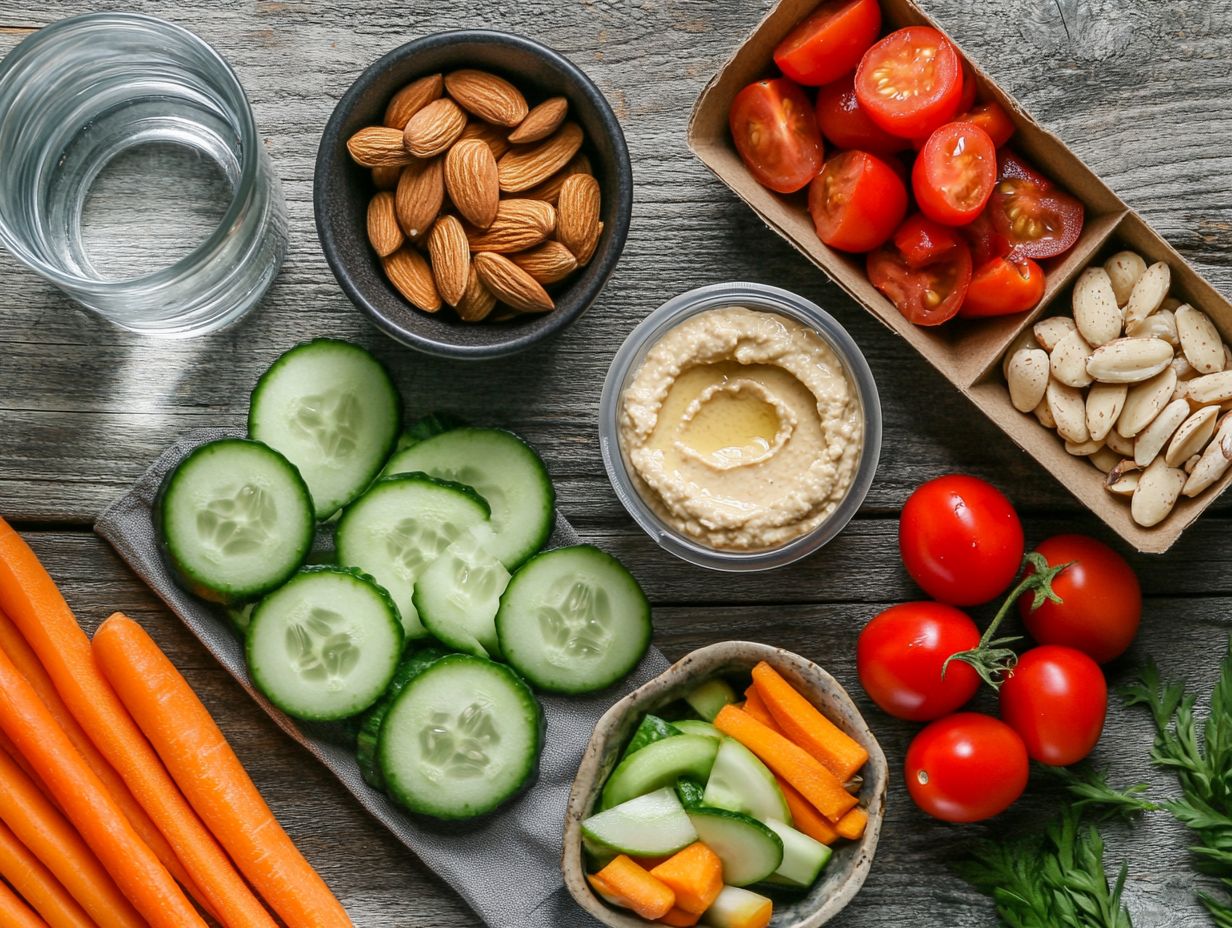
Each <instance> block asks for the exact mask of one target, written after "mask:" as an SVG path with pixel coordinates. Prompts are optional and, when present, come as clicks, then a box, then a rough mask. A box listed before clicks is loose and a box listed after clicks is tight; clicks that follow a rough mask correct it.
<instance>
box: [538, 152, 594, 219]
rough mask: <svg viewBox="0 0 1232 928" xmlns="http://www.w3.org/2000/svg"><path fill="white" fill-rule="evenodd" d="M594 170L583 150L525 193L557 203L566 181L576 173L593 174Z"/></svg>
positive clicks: (553, 203)
mask: <svg viewBox="0 0 1232 928" xmlns="http://www.w3.org/2000/svg"><path fill="white" fill-rule="evenodd" d="M593 173H594V170H593V169H592V168H591V166H590V159H589V158H587V157H586V156H585V155H584V154H582V153H581V152H578V153H577V154H576V155H574V156H573V160H571V161H570V162H569V163H568V164H566V165H565V166H564V167H563V168H561V169H560V170H559V171H557V172H556V173H555V174H553V175H552V176H551V177H549V178H548V179H547V180H545V181H544V182H543V183H542V184H538V185H537V186H534V187H532V188H531V189H530V190H527V191H526V192H525V193H524V194H522V195H523V196H525V197H530V198H531V199H532V200H544V201H545V202H548V203H551V204H552V205H553V206H555V205H556V203H557V201H558V200H559V199H560V188H561V187H563V186H564V185H565V181H566V180H568V179H569V178H570V177H572V176H573V175H574V174H593Z"/></svg>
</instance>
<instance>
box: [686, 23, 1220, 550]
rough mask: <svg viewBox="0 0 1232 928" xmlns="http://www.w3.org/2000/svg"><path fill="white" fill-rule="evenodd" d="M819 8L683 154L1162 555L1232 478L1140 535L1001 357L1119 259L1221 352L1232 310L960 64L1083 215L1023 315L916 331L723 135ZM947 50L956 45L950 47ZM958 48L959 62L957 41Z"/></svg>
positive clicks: (698, 112) (786, 26)
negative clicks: (1143, 270)
mask: <svg viewBox="0 0 1232 928" xmlns="http://www.w3.org/2000/svg"><path fill="white" fill-rule="evenodd" d="M817 3H818V0H781V2H780V3H778V4H777V5H776V6H775V7H773V8H772V9H771V10H770V12H769V13H768V14H767V16H766V18H765V19H763V20H762V22H761V23H760V24H759V25H758V26H757V28H756V29H755V30H754V31H753V33H752V34H751V35H750V36H749V37H748V39H747V40H746V41H745V42H744V44H743V45H741V46H740V47H739V48H738V49H737V50H736V52H735V54H734V55H733V56H732V58H731V59H730V60H729V61H728V62H727V63H726V64H725V65H724V66H723V68H722V70H720V71H719V73H718V75H717V76H716V77H715V78H714V79H713V80H712V81H711V82H710V83H709V84H708V85H707V87H706V89H705V90H704V91H703V92H702V94H701V96H700V97H699V98H698V100H697V104H696V105H695V107H694V109H693V115H692V118H691V119H690V122H689V147H690V148H692V149H693V151H694V153H695V154H696V155H697V156H698V157H699V158H700V159H701V160H702V162H703V163H704V164H705V165H706V166H707V167H708V168H710V170H711V171H713V172H714V173H715V174H716V175H717V176H718V177H719V179H720V180H722V181H723V182H724V183H726V184H727V185H728V186H729V187H731V189H732V190H734V191H735V193H736V194H737V196H739V197H740V199H742V200H744V202H745V203H747V204H748V205H749V206H751V207H752V208H753V210H754V211H755V212H756V213H757V214H758V215H759V216H760V217H761V218H762V219H763V220H764V221H765V223H766V224H767V225H768V226H770V228H772V229H774V231H776V232H778V233H779V235H781V236H783V237H784V238H785V239H787V241H789V242H791V244H792V245H793V246H795V247H796V248H797V249H798V250H799V251H800V252H801V253H802V254H804V255H805V256H806V257H807V258H809V260H811V261H812V262H813V263H814V264H816V265H817V266H818V267H820V268H821V269H822V270H823V271H825V272H826V273H827V274H828V275H829V276H830V277H831V278H832V279H833V280H834V281H835V282H836V283H837V284H838V285H839V286H840V287H842V288H843V289H844V290H845V291H846V292H847V293H848V294H850V295H851V297H852V298H854V299H855V300H856V301H857V302H859V303H860V304H861V305H863V306H864V308H865V309H867V310H868V311H869V312H871V313H872V314H873V315H874V316H876V317H877V318H878V319H880V320H881V322H883V323H884V324H885V325H886V326H887V327H888V328H890V329H892V330H894V331H895V332H896V333H898V334H899V335H900V336H902V337H903V338H904V339H906V340H907V341H908V342H910V343H911V345H913V346H914V347H915V349H916V350H917V351H919V352H920V354H922V355H924V357H925V358H927V359H928V361H929V362H930V363H931V364H932V365H933V366H934V367H935V368H937V370H939V371H940V372H941V373H942V374H944V375H945V376H946V377H947V378H948V379H949V380H950V382H951V383H953V384H954V386H955V387H957V388H958V389H959V390H960V391H961V392H962V393H963V394H964V395H965V396H967V398H968V399H970V400H971V401H972V402H973V403H974V404H975V405H976V406H977V407H979V408H980V410H981V411H982V412H983V413H984V414H985V415H987V416H988V417H989V418H990V419H992V420H993V421H994V422H996V423H997V424H998V425H999V426H1001V428H1002V429H1003V430H1004V431H1005V433H1006V434H1007V435H1009V437H1010V438H1011V439H1013V440H1014V442H1015V443H1016V444H1017V445H1018V446H1019V447H1021V448H1022V449H1023V450H1024V451H1026V452H1027V453H1028V454H1030V455H1031V456H1032V457H1034V458H1035V460H1036V461H1038V462H1039V463H1040V465H1041V466H1042V467H1043V468H1044V469H1045V470H1047V471H1048V472H1049V473H1051V474H1052V475H1053V476H1054V477H1056V478H1057V479H1058V480H1059V481H1060V482H1061V483H1062V484H1063V485H1064V486H1065V487H1066V488H1067V489H1069V490H1070V492H1072V493H1073V494H1074V495H1075V496H1076V497H1078V499H1080V500H1081V501H1082V502H1083V503H1084V504H1085V505H1086V506H1087V507H1088V508H1090V509H1091V510H1092V511H1093V512H1094V513H1095V514H1096V515H1098V516H1099V517H1100V518H1101V519H1103V521H1104V522H1106V523H1107V524H1108V525H1109V526H1111V528H1112V529H1113V530H1114V531H1116V533H1117V534H1118V535H1120V536H1121V537H1122V538H1124V539H1125V540H1126V541H1127V542H1129V543H1130V544H1131V545H1133V546H1134V547H1135V548H1137V549H1138V550H1139V551H1144V552H1151V553H1162V552H1164V551H1167V550H1168V548H1170V547H1171V546H1172V545H1173V543H1174V542H1175V541H1176V540H1177V538H1179V537H1180V535H1181V533H1182V532H1183V531H1184V530H1185V528H1186V527H1188V526H1189V525H1190V524H1191V523H1192V522H1193V521H1194V520H1195V519H1196V518H1197V517H1198V516H1199V515H1201V514H1202V512H1203V510H1205V509H1206V507H1207V506H1208V505H1210V503H1211V502H1212V501H1213V500H1214V499H1215V498H1216V497H1217V496H1218V495H1219V494H1220V493H1222V492H1223V490H1224V489H1225V488H1226V487H1227V486H1228V484H1229V483H1230V482H1232V472H1229V474H1228V475H1227V476H1225V478H1224V479H1223V480H1221V481H1220V482H1219V483H1218V484H1216V485H1215V486H1214V487H1212V488H1211V489H1209V490H1207V491H1206V492H1205V493H1203V494H1201V495H1200V496H1198V497H1197V498H1196V499H1185V498H1184V497H1182V498H1181V500H1180V502H1178V503H1177V506H1176V508H1175V509H1174V510H1173V512H1172V513H1171V514H1170V515H1169V516H1168V518H1167V519H1165V520H1164V521H1163V522H1162V523H1161V524H1159V525H1158V526H1155V527H1154V528H1150V529H1144V528H1142V527H1140V526H1138V525H1137V524H1135V523H1134V521H1133V519H1132V518H1131V517H1130V513H1129V505H1128V500H1127V499H1124V498H1121V497H1115V496H1113V495H1111V494H1109V493H1108V491H1107V490H1105V489H1104V475H1103V474H1102V473H1100V472H1099V471H1098V470H1097V469H1096V468H1095V467H1093V466H1092V465H1091V464H1090V463H1089V462H1088V461H1086V460H1085V459H1081V458H1075V457H1073V456H1071V455H1070V454H1068V453H1067V452H1066V451H1065V449H1064V447H1063V446H1062V443H1061V441H1060V439H1059V438H1058V437H1057V435H1056V434H1055V433H1054V432H1052V431H1050V430H1048V429H1045V428H1044V427H1043V426H1041V425H1040V424H1039V423H1038V422H1037V421H1036V419H1035V417H1034V416H1031V415H1024V414H1023V413H1020V412H1019V411H1018V410H1016V409H1015V408H1014V407H1013V405H1012V404H1011V403H1010V399H1009V392H1008V390H1007V389H1006V385H1005V381H1004V379H1003V378H1002V374H1001V363H1000V362H1001V357H1002V354H1003V353H1004V351H1005V349H1006V348H1007V347H1009V345H1010V344H1011V343H1012V342H1013V340H1014V339H1015V338H1016V337H1017V336H1018V335H1019V333H1021V332H1022V331H1023V329H1025V328H1027V327H1028V326H1030V325H1032V324H1034V322H1035V321H1036V320H1037V319H1038V318H1039V317H1041V316H1044V315H1052V314H1055V313H1067V314H1068V313H1069V312H1070V289H1071V285H1072V283H1073V280H1074V278H1075V277H1076V276H1077V275H1078V274H1079V273H1080V272H1081V271H1082V270H1083V269H1084V268H1086V267H1087V266H1088V265H1089V264H1091V263H1092V262H1093V261H1100V262H1102V261H1103V260H1104V259H1105V258H1106V257H1108V256H1109V255H1110V254H1112V253H1113V252H1115V251H1118V250H1120V249H1121V248H1131V249H1133V250H1134V251H1137V252H1138V253H1139V254H1141V255H1142V256H1143V257H1144V258H1146V260H1147V263H1148V264H1150V263H1152V262H1154V261H1165V262H1167V263H1168V265H1169V266H1170V268H1171V270H1172V289H1171V292H1170V295H1172V296H1175V297H1177V298H1178V299H1181V300H1182V301H1186V302H1190V303H1192V304H1193V305H1194V306H1196V307H1197V308H1199V309H1202V310H1203V311H1205V312H1206V313H1207V314H1208V315H1210V317H1211V318H1212V319H1213V320H1214V322H1215V324H1216V325H1217V326H1218V327H1219V329H1220V332H1221V333H1222V334H1223V337H1224V339H1225V341H1228V342H1232V304H1229V302H1228V301H1227V300H1226V299H1225V298H1224V297H1223V296H1222V295H1221V294H1220V293H1219V292H1218V291H1217V290H1215V288H1214V287H1212V286H1211V285H1210V284H1209V283H1208V282H1207V281H1206V280H1205V279H1203V278H1202V277H1201V276H1200V275H1199V274H1198V272H1197V271H1195V270H1194V268H1193V267H1192V266H1191V265H1190V264H1189V263H1188V262H1186V261H1185V260H1184V259H1183V258H1182V257H1181V256H1180V255H1179V254H1177V253H1176V251H1175V250H1174V249H1173V248H1172V247H1171V246H1170V245H1169V244H1168V243H1167V242H1166V241H1164V240H1163V238H1161V237H1160V235H1159V234H1158V233H1157V232H1155V230H1154V229H1152V228H1151V226H1150V225H1148V224H1147V223H1146V222H1145V221H1144V220H1143V219H1142V218H1141V217H1140V216H1139V215H1138V214H1137V213H1135V212H1133V211H1132V210H1130V209H1129V207H1127V206H1126V205H1125V203H1123V202H1122V201H1121V199H1120V198H1119V197H1118V196H1117V195H1116V194H1115V193H1113V192H1112V190H1110V189H1109V188H1108V186H1107V185H1106V184H1105V183H1104V182H1103V181H1102V180H1100V178H1099V177H1098V176H1097V175H1096V174H1095V173H1094V172H1092V171H1091V169H1090V168H1089V167H1087V166H1086V164H1085V163H1083V162H1082V160H1081V159H1079V158H1078V156H1077V155H1075V154H1074V153H1073V152H1072V151H1071V150H1070V149H1069V147H1068V146H1067V145H1066V144H1065V143H1064V142H1062V141H1061V140H1060V139H1059V138H1057V136H1055V135H1053V134H1052V133H1051V132H1049V131H1048V130H1046V129H1044V128H1043V127H1042V126H1040V125H1039V124H1038V123H1036V122H1035V120H1034V119H1032V118H1031V117H1030V115H1028V114H1027V113H1026V112H1025V111H1024V110H1023V109H1022V108H1021V107H1020V106H1019V105H1018V103H1017V102H1016V101H1015V100H1014V99H1013V98H1012V97H1010V96H1009V95H1007V94H1006V93H1005V92H1004V91H1003V90H1001V88H1000V87H998V86H997V85H996V84H995V83H994V82H993V81H992V80H991V79H990V78H989V77H988V75H987V74H985V73H984V72H983V70H981V68H980V67H979V65H978V64H976V63H975V62H973V61H971V60H970V58H967V57H966V56H965V55H964V58H965V59H966V61H967V63H968V64H969V65H971V67H972V69H973V70H974V72H975V74H976V79H977V81H978V83H979V86H980V98H981V99H992V100H996V101H997V102H998V103H1000V104H1001V105H1002V106H1003V107H1005V109H1006V111H1007V112H1009V113H1010V115H1011V116H1012V117H1013V119H1014V123H1015V125H1016V126H1017V132H1016V134H1015V137H1014V140H1013V142H1012V146H1013V147H1014V148H1015V149H1017V150H1018V151H1020V152H1021V153H1022V154H1023V155H1025V156H1026V157H1027V158H1028V159H1029V160H1030V161H1031V163H1032V164H1034V166H1035V167H1037V168H1038V169H1039V170H1040V171H1041V172H1042V173H1044V174H1045V175H1047V176H1048V177H1050V178H1051V179H1052V180H1054V181H1055V182H1057V183H1059V184H1061V185H1062V186H1064V187H1065V188H1066V189H1067V190H1069V192H1070V193H1072V194H1074V195H1075V196H1077V197H1078V198H1079V199H1080V200H1082V202H1083V204H1084V205H1085V207H1086V223H1085V225H1084V227H1083V231H1082V235H1081V237H1080V238H1079V239H1078V242H1077V243H1076V244H1075V245H1074V247H1073V248H1072V249H1070V251H1068V252H1067V253H1066V254H1064V255H1061V256H1060V257H1058V258H1055V259H1052V260H1049V261H1045V262H1043V266H1044V270H1045V271H1046V272H1047V281H1048V283H1047V289H1046V290H1045V292H1044V298H1043V300H1041V302H1040V305H1039V306H1038V307H1036V309H1034V310H1032V311H1031V312H1029V313H1024V314H1020V315H1017V316H1007V317H1001V318H998V319H986V320H954V321H952V322H950V323H947V324H945V325H942V326H937V327H934V328H924V327H920V326H916V325H913V324H911V323H910V322H908V321H907V320H906V319H904V318H903V316H902V315H901V314H900V313H899V312H898V310H897V309H895V308H894V305H893V304H892V303H890V301H889V300H887V299H886V298H885V297H884V296H882V295H881V294H880V293H879V292H878V291H877V290H876V289H875V288H874V287H873V286H872V284H870V283H869V282H868V278H867V277H866V276H865V273H864V259H863V256H862V255H856V256H852V255H848V254H844V253H842V252H838V251H834V250H832V249H830V248H828V247H826V246H825V245H823V244H822V243H821V241H820V240H819V239H818V238H817V234H816V232H815V231H814V229H813V223H812V220H811V219H810V218H809V214H808V212H807V210H806V208H805V195H804V193H803V192H801V193H799V194H795V195H792V196H781V195H779V194H776V193H773V192H772V191H770V190H767V189H766V188H765V187H762V186H761V185H760V184H759V183H757V181H755V180H754V179H753V177H752V176H751V175H750V174H749V172H748V171H747V169H746V168H745V167H744V164H743V162H742V161H741V160H740V156H739V155H738V154H737V153H736V149H735V146H734V145H733V144H732V141H731V136H730V133H729V131H728V124H727V112H728V109H729V107H730V105H731V101H732V98H733V97H735V95H736V94H737V93H738V92H739V91H740V90H741V89H742V88H743V87H745V86H746V85H747V84H749V83H751V82H753V81H755V80H758V79H760V78H762V77H766V76H770V75H773V74H775V73H777V72H776V69H775V67H774V62H773V60H772V57H771V55H772V52H773V50H774V47H775V46H776V45H777V44H778V43H779V41H780V40H781V39H782V38H783V37H784V36H785V35H786V34H787V33H788V32H790V31H791V29H792V27H793V26H795V25H796V24H797V23H798V22H800V21H801V20H802V19H803V18H804V17H805V16H806V15H807V14H808V13H809V12H811V11H812V10H813V9H814V7H816V6H817ZM881 8H882V11H883V16H884V20H885V26H884V28H885V29H887V30H889V29H894V28H899V27H902V26H909V25H928V26H932V27H934V28H937V29H940V26H938V24H937V23H936V22H934V21H933V20H932V19H930V18H929V17H928V16H927V15H926V14H925V13H924V12H923V11H922V10H921V9H920V8H919V7H918V6H916V5H915V4H914V3H912V2H911V0H881ZM951 41H953V37H951ZM954 44H955V47H957V48H958V49H959V52H960V53H961V52H962V50H961V46H959V44H958V43H957V42H955V43H954Z"/></svg>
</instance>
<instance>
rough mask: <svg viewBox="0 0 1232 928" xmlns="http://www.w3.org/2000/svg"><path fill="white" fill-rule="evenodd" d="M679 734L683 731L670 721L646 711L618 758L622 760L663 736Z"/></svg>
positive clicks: (668, 736)
mask: <svg viewBox="0 0 1232 928" xmlns="http://www.w3.org/2000/svg"><path fill="white" fill-rule="evenodd" d="M679 734H683V732H681V730H680V729H679V728H677V727H676V726H675V725H673V724H672V723H671V722H665V721H664V720H663V719H661V718H659V717H658V716H657V715H650V714H649V713H647V714H646V715H644V716H642V721H641V722H640V723H639V724H638V726H637V730H636V731H634V732H633V737H632V738H630V739H629V744H628V746H627V747H626V748H625V752H624V754H622V755H621V756H620V759H621V760H624V759H625V758H627V757H628V756H629V755H630V754H636V753H637V752H638V751H640V750H641V749H642V748H644V747H646V746H647V745H649V744H654V743H655V742H656V741H662V740H663V739H664V738H671V737H673V736H675V735H679Z"/></svg>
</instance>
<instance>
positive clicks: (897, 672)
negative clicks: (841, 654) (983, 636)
mask: <svg viewBox="0 0 1232 928" xmlns="http://www.w3.org/2000/svg"><path fill="white" fill-rule="evenodd" d="M979 642H980V630H979V629H978V628H977V627H976V625H975V623H974V622H973V621H971V618H970V616H968V615H967V614H966V613H965V612H960V611H959V610H958V609H955V608H954V607H953V606H946V605H943V604H942V603H927V602H918V603H902V604H901V605H898V606H891V607H890V608H889V609H887V610H885V612H882V613H881V614H880V615H878V616H877V617H876V618H874V619H873V620H872V621H871V622H869V623H868V624H867V625H865V626H864V630H863V631H862V632H860V641H859V644H858V645H857V646H856V668H857V671H858V672H859V674H860V684H861V685H862V686H863V687H864V692H866V693H868V697H869V699H871V700H872V701H873V702H875V703H876V704H877V705H878V706H880V707H881V709H882V710H883V711H885V712H888V713H889V714H890V715H892V716H894V717H895V718H899V719H907V720H908V721H911V722H931V721H932V720H933V719H939V718H941V716H943V715H948V714H949V713H951V712H953V711H954V710H955V709H958V708H960V707H962V706H964V705H966V703H967V702H969V701H970V699H971V697H972V696H974V695H975V691H976V690H978V689H979V687H980V678H979V675H978V674H977V673H976V672H975V669H974V668H973V667H972V666H971V665H970V664H965V663H963V662H962V661H951V662H950V666H949V667H947V668H946V671H945V676H944V677H942V676H941V667H942V665H943V664H945V661H946V658H948V657H949V656H950V655H951V654H955V653H957V652H958V651H969V650H971V649H972V648H974V647H975V646H976V645H977V644H979Z"/></svg>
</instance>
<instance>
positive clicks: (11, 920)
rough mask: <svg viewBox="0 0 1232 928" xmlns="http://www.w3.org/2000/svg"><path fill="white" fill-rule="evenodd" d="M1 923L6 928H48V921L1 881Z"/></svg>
mask: <svg viewBox="0 0 1232 928" xmlns="http://www.w3.org/2000/svg"><path fill="white" fill-rule="evenodd" d="M0 925H4V926H5V928H47V923H46V922H45V921H43V920H42V919H41V918H39V917H38V916H37V915H35V914H34V913H33V912H31V911H30V907H29V906H28V905H26V904H25V903H24V902H22V901H21V900H20V899H18V898H17V896H16V895H14V893H13V891H12V890H11V889H9V888H8V887H7V886H5V885H4V884H3V883H0Z"/></svg>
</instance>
